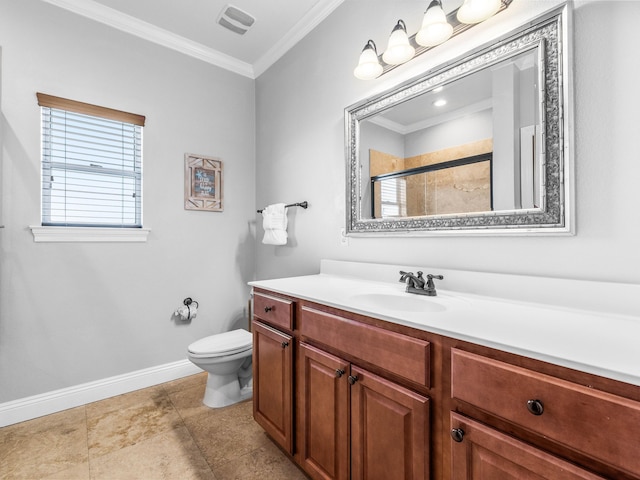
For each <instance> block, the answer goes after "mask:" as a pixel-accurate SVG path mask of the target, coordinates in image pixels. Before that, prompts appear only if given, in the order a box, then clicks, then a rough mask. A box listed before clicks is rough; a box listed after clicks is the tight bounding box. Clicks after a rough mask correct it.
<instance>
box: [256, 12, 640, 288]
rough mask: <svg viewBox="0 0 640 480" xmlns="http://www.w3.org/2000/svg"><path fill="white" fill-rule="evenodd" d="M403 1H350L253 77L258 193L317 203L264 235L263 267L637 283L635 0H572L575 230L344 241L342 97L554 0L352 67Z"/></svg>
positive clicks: (438, 58)
mask: <svg viewBox="0 0 640 480" xmlns="http://www.w3.org/2000/svg"><path fill="white" fill-rule="evenodd" d="M407 3H412V2H381V1H375V2H373V1H372V2H358V1H346V2H345V3H344V4H342V5H341V6H340V7H339V8H338V9H337V10H336V11H335V12H334V13H333V14H332V15H331V16H330V17H329V18H327V19H326V20H325V21H324V22H323V23H322V24H321V25H319V26H318V27H317V28H316V29H315V30H314V31H313V32H311V33H310V34H309V35H308V36H307V37H306V38H305V39H304V40H303V41H301V42H300V43H299V44H298V45H297V46H296V48H294V49H293V50H291V51H290V52H289V53H288V54H287V55H286V56H285V57H283V58H282V59H281V60H280V61H279V62H278V63H276V64H275V65H274V66H272V67H271V68H270V69H269V70H268V71H267V72H265V73H264V74H263V75H261V76H260V77H259V78H258V80H257V85H256V89H257V90H256V92H257V93H256V97H257V106H256V115H257V125H258V131H257V150H256V151H257V164H256V173H257V181H256V188H257V200H258V203H259V204H267V203H272V202H277V201H285V202H290V201H301V200H307V201H309V204H310V206H309V209H308V210H305V211H303V210H300V209H298V210H297V211H296V212H293V213H291V214H290V216H293V217H295V222H292V223H293V225H291V227H292V231H291V235H292V236H293V237H294V238H295V242H294V243H293V244H292V245H288V246H282V247H274V246H265V245H261V244H258V246H257V255H256V264H257V267H256V276H257V278H259V279H265V278H270V277H283V276H290V275H299V274H309V273H314V272H317V271H318V268H319V260H320V259H322V258H331V259H344V260H352V261H365V262H382V263H397V264H403V265H431V266H434V267H442V268H454V269H467V270H476V271H490V272H507V273H523V274H531V275H547V276H554V277H567V278H582V279H601V280H610V281H625V282H636V283H637V282H639V281H640V268H639V266H640V249H639V248H638V246H637V245H638V238H639V237H640V213H638V208H637V203H638V201H637V185H638V179H639V178H640V162H639V161H638V147H637V137H638V132H639V131H640V116H639V115H637V112H636V111H635V107H636V106H637V105H640V90H639V89H638V88H637V86H636V85H635V83H636V82H637V78H639V76H640V63H639V62H637V61H634V58H636V56H637V55H636V53H637V52H636V50H637V45H639V44H640V30H639V29H638V28H637V24H636V23H637V22H636V20H637V18H639V17H640V2H624V1H615V2H611V1H606V2H605V1H578V2H576V8H575V11H574V27H575V28H574V40H575V44H574V45H575V46H574V71H573V73H574V80H575V81H574V84H575V89H574V92H575V142H574V145H573V146H574V152H575V165H576V167H575V170H576V200H577V201H576V205H577V207H576V212H577V235H576V236H574V237H487V238H484V237H483V238H478V237H462V238H460V237H422V238H362V237H352V238H350V239H349V245H348V246H344V245H342V244H341V242H340V230H341V228H342V227H343V224H344V213H345V212H344V210H345V188H346V187H345V179H344V178H345V159H344V157H345V156H344V149H343V139H344V134H343V109H344V108H345V107H347V106H349V105H351V104H353V103H355V102H357V101H359V100H361V99H363V98H366V97H369V96H372V95H374V94H376V93H379V92H380V91H382V90H383V89H385V88H388V87H390V86H391V85H393V84H394V83H396V82H399V81H401V80H405V79H408V78H410V76H414V75H417V74H418V73H420V71H425V70H427V69H428V68H430V67H433V66H435V65H438V64H439V63H440V62H445V61H447V60H448V59H451V58H455V57H456V56H457V55H459V54H461V53H462V52H463V51H464V49H465V48H469V47H472V46H474V45H480V44H481V43H484V42H485V41H487V38H488V37H490V36H491V35H494V36H495V35H496V34H499V33H501V32H502V31H505V32H506V31H509V30H510V29H511V28H513V27H514V26H516V25H517V24H521V23H524V22H525V21H526V19H527V18H532V16H533V15H535V14H537V13H540V12H543V11H545V10H546V9H548V8H549V7H552V6H554V5H557V4H558V3H559V2H553V1H535V2H534V1H532V0H521V1H517V2H514V3H513V4H512V6H511V7H510V8H509V10H507V11H506V12H504V13H502V14H500V15H498V16H496V17H494V18H493V19H491V20H489V21H488V22H486V23H485V24H483V25H480V26H477V27H475V29H474V30H473V32H475V33H474V34H473V35H461V36H459V37H457V38H454V39H452V40H450V41H449V42H447V44H445V45H442V46H440V47H438V48H436V49H434V50H432V51H431V52H429V53H428V54H426V55H423V57H424V58H421V59H416V60H413V61H412V62H410V63H409V64H407V65H404V66H401V67H399V68H397V69H396V70H394V71H393V72H391V73H390V74H388V75H385V76H383V77H381V78H379V79H377V80H374V81H369V82H363V81H360V80H357V79H356V78H354V77H353V75H352V71H353V68H354V67H355V65H356V63H357V60H358V55H359V53H360V50H361V49H362V46H363V45H364V43H365V42H366V41H367V39H368V38H372V39H373V40H374V41H375V42H376V43H377V45H378V46H379V48H380V49H382V48H384V45H386V38H388V35H389V30H390V29H391V27H392V25H393V24H394V22H395V20H397V18H403V17H402V16H401V15H397V14H395V13H394V12H392V11H390V5H391V6H394V7H395V8H396V9H400V8H402V6H403V5H405V4H407ZM404 18H405V20H406V18H408V17H404ZM407 23H409V22H407ZM508 23H513V24H514V25H507V24H508ZM503 26H504V28H503ZM416 28H417V26H413V27H410V28H409V29H410V30H412V31H415V29H416ZM258 234H261V229H259V230H258ZM541 288H544V286H542V285H541Z"/></svg>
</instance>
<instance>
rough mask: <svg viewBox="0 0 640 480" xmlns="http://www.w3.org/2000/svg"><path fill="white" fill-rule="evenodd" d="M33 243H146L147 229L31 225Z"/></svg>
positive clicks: (148, 230)
mask: <svg viewBox="0 0 640 480" xmlns="http://www.w3.org/2000/svg"><path fill="white" fill-rule="evenodd" d="M29 228H30V229H31V233H33V241H34V242H47V243H51V242H105V243H112V242H146V241H147V236H148V235H149V232H150V231H151V229H149V228H102V227H42V226H40V225H31V226H30V227H29Z"/></svg>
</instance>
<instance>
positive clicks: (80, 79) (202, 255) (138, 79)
mask: <svg viewBox="0 0 640 480" xmlns="http://www.w3.org/2000/svg"><path fill="white" fill-rule="evenodd" d="M0 47H1V48H2V68H1V72H2V81H1V84H2V98H1V105H2V116H1V118H0V120H1V126H2V144H3V150H2V157H1V159H2V164H1V165H2V182H3V183H2V185H1V189H2V194H1V195H0V198H1V199H2V215H1V216H0V218H2V221H3V223H4V224H5V225H6V228H5V229H4V230H0V402H6V401H9V400H13V399H17V398H22V397H26V396H29V395H34V394H38V393H43V392H48V391H51V390H55V389H58V388H64V387H68V386H73V385H77V384H80V383H84V382H88V381H93V380H99V379H103V378H106V377H110V376H114V375H119V374H124V373H129V372H132V371H135V370H138V369H143V368H147V367H154V366H158V365H162V364H165V363H170V362H174V361H178V360H182V359H185V358H186V348H187V346H188V344H189V343H191V342H192V341H194V340H196V339H199V338H202V337H203V336H206V335H210V334H213V333H217V332H220V331H226V330H228V329H229V328H231V327H232V326H246V323H245V320H244V318H243V316H244V310H245V309H246V303H247V299H248V295H249V290H248V287H247V286H246V282H247V281H249V280H251V279H252V277H253V271H254V237H253V234H252V233H251V232H250V230H249V225H250V221H255V215H256V214H255V197H254V190H255V188H254V178H255V175H254V165H255V145H254V138H255V129H254V126H255V98H254V92H255V87H254V83H255V82H254V81H253V80H251V79H248V78H245V77H241V76H238V75H236V74H233V73H230V72H228V71H226V70H223V69H220V68H217V67H214V66H212V65H208V64H206V63H204V62H201V61H198V60H195V59H192V58H190V57H187V56H185V55H182V54H179V53H176V52H174V51H172V50H169V49H167V48H164V47H160V46H157V45H154V44H152V43H150V42H146V41H144V40H141V39H138V38H136V37H133V36H131V35H128V34H126V33H123V32H120V31H117V30H115V29H112V28H109V27H106V26H104V25H101V24H98V23H96V22H94V21H91V20H88V19H85V18H83V17H81V16H78V15H75V14H73V13H70V12H67V11H65V10H62V9H60V8H57V7H54V6H52V5H49V4H47V3H45V2H41V1H40V0H20V1H19V2H17V1H15V0H0ZM36 92H44V93H48V94H52V95H57V96H61V97H66V98H71V99H74V100H80V101H84V102H89V103H94V104H98V105H103V106H107V107H111V108H116V109H120V110H125V111H130V112H134V113H139V114H142V115H146V118H147V123H146V127H145V129H144V197H143V201H144V224H145V226H147V227H150V228H151V233H150V235H149V239H148V242H147V243H143V244H133V243H126V244H119V243H94V244H90V243H59V244H56V243H46V244H45V243H34V241H33V237H32V234H31V231H30V230H29V229H28V226H29V225H38V224H39V221H40V109H39V107H38V105H37V103H36V96H35V95H36ZM187 152H189V153H196V154H201V155H212V156H217V157H220V158H221V159H222V160H223V162H224V181H225V184H224V202H225V209H224V212H222V213H211V212H198V211H186V210H184V209H183V185H184V173H183V172H184V154H185V153H187ZM187 296H191V297H193V298H194V299H196V300H197V301H199V302H200V312H199V315H198V317H197V318H196V319H195V320H194V321H193V322H192V323H191V324H189V325H177V324H176V323H175V322H173V321H172V319H171V317H172V313H173V311H174V309H175V308H176V307H178V306H179V305H180V304H181V302H182V300H183V299H184V298H185V297H187Z"/></svg>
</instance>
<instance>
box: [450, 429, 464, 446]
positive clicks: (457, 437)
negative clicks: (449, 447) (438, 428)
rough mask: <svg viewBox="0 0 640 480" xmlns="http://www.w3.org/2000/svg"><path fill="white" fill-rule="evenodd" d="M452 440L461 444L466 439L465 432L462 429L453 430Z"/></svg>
mask: <svg viewBox="0 0 640 480" xmlns="http://www.w3.org/2000/svg"><path fill="white" fill-rule="evenodd" d="M451 438H453V441H454V442H458V443H460V442H461V441H462V439H463V438H464V430H462V429H461V428H452V429H451Z"/></svg>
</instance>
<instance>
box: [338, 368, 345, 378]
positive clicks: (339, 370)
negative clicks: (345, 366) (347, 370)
mask: <svg viewBox="0 0 640 480" xmlns="http://www.w3.org/2000/svg"><path fill="white" fill-rule="evenodd" d="M342 375H344V370H342V369H341V368H338V369H337V370H336V377H338V378H341V377H342Z"/></svg>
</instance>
